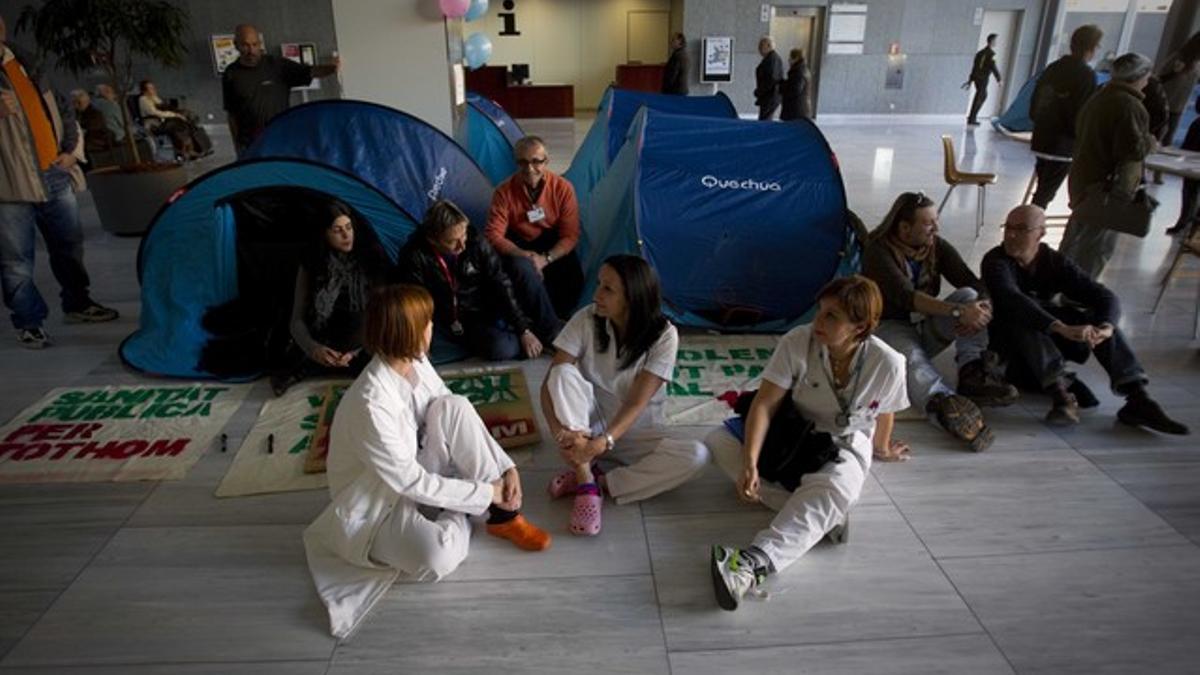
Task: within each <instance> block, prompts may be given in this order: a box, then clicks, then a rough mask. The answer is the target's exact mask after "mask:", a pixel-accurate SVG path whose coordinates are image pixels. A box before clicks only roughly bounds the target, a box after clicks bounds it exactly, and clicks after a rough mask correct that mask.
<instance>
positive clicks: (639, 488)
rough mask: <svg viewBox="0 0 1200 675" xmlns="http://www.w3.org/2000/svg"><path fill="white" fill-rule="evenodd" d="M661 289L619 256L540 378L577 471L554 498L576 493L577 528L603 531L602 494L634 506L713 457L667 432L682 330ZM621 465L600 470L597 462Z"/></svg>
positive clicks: (608, 263)
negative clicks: (670, 316)
mask: <svg viewBox="0 0 1200 675" xmlns="http://www.w3.org/2000/svg"><path fill="white" fill-rule="evenodd" d="M661 296H662V294H661V291H660V290H659V284H658V278H657V277H656V276H655V274H654V270H652V269H651V268H650V265H649V264H647V263H646V261H645V260H642V259H641V258H639V257H637V256H632V255H616V256H612V257H610V258H608V259H607V260H605V261H604V264H603V265H602V266H601V267H600V273H599V285H598V287H597V288H596V293H595V296H594V297H593V303H592V304H591V305H588V306H587V307H584V308H583V309H581V310H579V311H578V312H576V313H575V316H573V317H571V320H570V321H569V322H567V325H566V326H565V327H564V328H563V329H562V332H560V333H559V334H558V338H557V339H556V340H555V341H554V347H555V348H556V349H557V353H556V354H555V355H554V362H553V363H552V364H551V366H550V372H549V373H547V375H546V380H545V382H543V383H542V411H543V413H544V414H545V417H546V424H547V425H548V426H549V428H550V433H551V435H552V436H553V437H554V439H555V440H556V441H557V442H558V447H559V450H560V452H561V454H562V456H563V460H564V461H565V462H566V463H567V465H568V466H569V467H570V468H569V469H568V470H567V471H565V472H563V473H562V474H559V475H558V476H556V477H555V478H554V479H553V480H551V482H550V486H549V488H548V490H549V492H550V496H552V497H556V498H557V497H562V496H565V495H568V494H573V495H575V504H574V508H573V509H572V511H571V524H570V529H571V532H572V533H574V534H578V535H585V536H594V535H596V534H599V533H600V524H601V517H600V508H601V505H602V503H603V495H602V492H604V491H607V492H608V494H609V495H611V496H612V497H613V498H614V499H616V501H617V503H618V504H626V503H629V502H633V501H638V500H641V499H646V498H648V497H653V496H654V495H656V494H659V493H660V492H666V491H667V490H670V489H672V488H674V487H676V486H678V485H680V484H681V483H683V482H685V481H687V480H688V479H689V478H691V477H692V476H694V475H696V474H697V473H698V472H699V471H700V470H701V469H702V468H704V465H705V464H706V463H707V462H708V451H707V450H706V449H705V447H704V445H703V444H702V443H700V442H698V441H691V440H683V439H672V438H667V435H666V429H665V428H664V426H665V419H664V416H663V404H664V402H665V400H666V390H665V388H664V387H665V385H666V384H667V383H668V382H670V381H671V378H672V377H673V375H674V370H675V353H676V352H677V351H678V349H679V333H678V332H677V331H676V330H675V326H672V325H671V323H670V322H669V321H667V319H666V317H664V316H663V314H662V301H661ZM601 459H603V460H608V461H612V462H615V463H617V464H620V465H621V466H619V467H618V468H615V469H612V470H610V471H608V472H607V473H605V474H601V473H600V470H599V467H598V466H596V461H597V460H601Z"/></svg>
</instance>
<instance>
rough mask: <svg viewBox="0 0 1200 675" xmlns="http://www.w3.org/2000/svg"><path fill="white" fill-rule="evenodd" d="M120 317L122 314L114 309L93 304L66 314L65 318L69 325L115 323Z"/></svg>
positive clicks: (96, 303)
mask: <svg viewBox="0 0 1200 675" xmlns="http://www.w3.org/2000/svg"><path fill="white" fill-rule="evenodd" d="M120 316H121V313H120V312H118V311H117V310H115V309H113V308H112V307H105V306H104V305H101V304H100V303H98V302H93V303H92V304H90V305H88V306H87V307H84V308H83V309H80V310H77V311H74V312H66V313H65V315H64V317H63V318H64V319H65V320H66V322H67V323H104V322H105V321H115V320H116V319H117V318H119V317H120Z"/></svg>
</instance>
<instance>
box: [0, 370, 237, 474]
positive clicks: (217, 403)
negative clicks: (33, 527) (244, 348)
mask: <svg viewBox="0 0 1200 675" xmlns="http://www.w3.org/2000/svg"><path fill="white" fill-rule="evenodd" d="M249 390H250V387H249V386H248V385H226V384H179V385H172V386H158V385H136V386H109V387H60V388H58V389H54V390H52V391H51V392H50V393H48V394H46V395H45V396H44V397H42V398H41V399H40V400H39V401H37V402H36V403H34V404H33V405H31V406H29V407H28V408H26V409H25V410H23V411H21V413H19V414H18V415H17V416H16V417H14V418H13V419H12V420H11V421H10V422H9V423H8V424H6V425H5V426H4V427H3V428H0V483H50V482H92V481H136V480H178V479H180V478H183V477H184V476H185V475H186V474H187V471H188V469H190V468H191V467H192V465H193V464H195V463H196V460H198V459H199V458H200V456H201V455H202V454H204V451H205V450H206V449H208V448H209V446H210V445H211V444H212V442H213V440H214V439H215V438H216V437H217V435H218V434H219V433H220V432H221V429H223V428H224V427H225V424H226V423H227V422H228V421H229V418H230V417H232V416H233V413H234V412H236V411H237V409H238V406H240V405H241V404H242V400H243V399H245V397H246V394H247V392H248V391H249Z"/></svg>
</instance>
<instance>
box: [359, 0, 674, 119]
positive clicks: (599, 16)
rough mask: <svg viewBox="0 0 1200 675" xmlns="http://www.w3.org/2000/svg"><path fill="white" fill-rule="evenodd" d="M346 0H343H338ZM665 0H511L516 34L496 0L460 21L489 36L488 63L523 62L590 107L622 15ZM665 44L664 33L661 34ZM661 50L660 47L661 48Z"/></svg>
mask: <svg viewBox="0 0 1200 675" xmlns="http://www.w3.org/2000/svg"><path fill="white" fill-rule="evenodd" d="M342 1H346V0H342ZM670 9H671V1H670V0H515V2H514V5H513V9H512V10H511V12H512V13H515V14H516V24H517V30H519V31H520V32H521V34H520V35H519V36H503V35H500V32H501V31H502V30H503V25H504V24H503V22H502V21H501V19H500V17H499V16H498V15H499V14H500V13H509V12H510V10H505V9H504V7H503V3H502V2H500V0H492V1H491V2H489V3H488V16H487V17H485V18H482V19H479V20H477V21H473V22H471V23H468V24H466V25H465V26H464V28H463V30H464V32H465V33H466V34H468V35H469V34H471V33H473V32H476V31H481V32H483V33H485V34H486V35H487V36H488V37H489V38H490V39H491V41H492V58H491V61H490V62H489V65H494V66H501V65H509V64H513V63H528V64H529V75H530V78H531V79H532V80H533V82H534V83H535V84H571V85H574V86H575V107H576V108H581V109H587V108H594V107H596V106H597V105H599V103H600V97H601V96H602V95H603V94H604V89H605V88H606V87H607V86H608V85H609V84H610V83H611V82H612V80H613V78H615V77H616V67H617V65H618V64H622V63H625V62H626V57H625V55H626V48H627V45H626V17H627V15H628V13H629V12H630V11H632V10H660V11H664V12H667V11H670ZM662 39H663V44H664V45H665V44H666V40H667V36H666V35H664V36H663V38H662ZM663 52H664V54H665V53H666V49H665V47H664V49H663Z"/></svg>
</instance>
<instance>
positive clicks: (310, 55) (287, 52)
mask: <svg viewBox="0 0 1200 675" xmlns="http://www.w3.org/2000/svg"><path fill="white" fill-rule="evenodd" d="M279 50H280V53H281V54H282V55H283V58H285V59H287V60H289V61H295V62H296V63H303V64H304V65H306V66H315V65H317V45H316V44H314V43H312V42H284V43H283V44H281V45H279ZM320 88H321V83H320V82H318V81H317V79H316V78H313V80H312V81H311V82H309V83H308V86H307V87H292V90H293V91H299V90H302V89H307V90H309V91H313V90H317V89H320Z"/></svg>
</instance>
